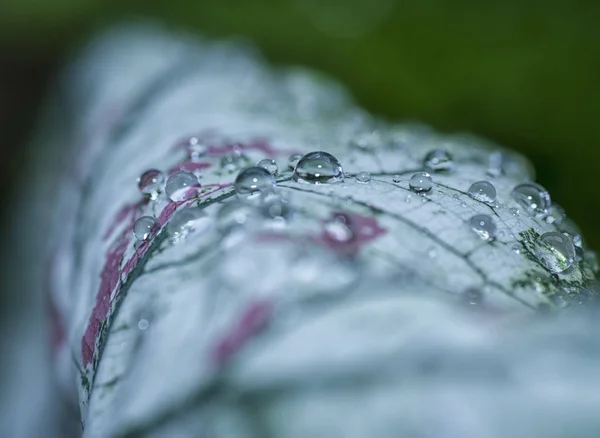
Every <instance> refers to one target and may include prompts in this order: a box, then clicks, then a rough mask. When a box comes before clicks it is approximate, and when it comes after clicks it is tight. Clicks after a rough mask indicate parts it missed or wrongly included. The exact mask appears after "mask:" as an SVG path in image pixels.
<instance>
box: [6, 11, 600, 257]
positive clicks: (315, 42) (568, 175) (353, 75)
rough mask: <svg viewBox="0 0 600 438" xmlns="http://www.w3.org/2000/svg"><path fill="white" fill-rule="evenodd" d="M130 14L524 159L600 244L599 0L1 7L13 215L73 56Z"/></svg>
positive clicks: (376, 109)
mask: <svg viewBox="0 0 600 438" xmlns="http://www.w3.org/2000/svg"><path fill="white" fill-rule="evenodd" d="M388 3H389V4H388ZM131 17H157V18H160V19H161V20H164V21H166V22H167V23H169V24H172V25H175V26H178V27H183V28H184V29H188V30H191V31H193V32H198V33H202V34H206V35H212V36H222V35H243V36H247V37H249V38H251V39H253V40H254V41H256V42H257V43H258V44H259V46H260V47H261V48H262V50H263V51H264V52H265V54H266V55H267V56H268V58H269V59H270V60H272V61H273V62H275V63H280V64H290V63H293V64H304V65H309V66H313V67H316V68H318V69H320V70H323V71H325V72H328V73H330V74H331V75H333V76H335V77H337V78H339V79H340V80H341V81H342V82H344V83H345V84H346V85H347V86H348V87H349V88H350V89H351V90H352V92H353V93H354V95H355V96H356V98H357V100H358V102H359V103H360V104H361V105H363V106H365V107H366V108H368V109H369V110H371V111H372V112H374V113H376V114H380V115H384V116H386V117H388V118H391V119H406V118H410V119H418V120H421V121H423V122H426V123H428V124H431V125H433V126H434V127H435V128H436V129H439V130H442V131H456V130H470V131H473V132H475V133H477V134H480V135H483V136H485V137H488V138H490V139H492V140H495V141H497V142H499V143H501V144H503V145H506V146H509V147H511V148H514V149H517V150H519V151H521V152H523V153H525V154H526V155H528V156H529V157H530V158H531V159H532V160H533V162H534V163H535V164H536V168H537V170H538V180H539V181H540V182H541V183H542V184H544V185H545V186H546V187H547V188H548V189H549V190H550V192H551V194H552V197H553V199H554V200H555V201H557V202H558V203H560V204H562V205H563V206H564V207H565V208H566V210H567V212H568V213H569V215H570V216H572V217H573V218H574V219H575V220H576V221H577V222H578V223H579V224H580V225H581V226H582V228H583V229H584V232H585V235H586V237H587V239H588V242H589V243H590V244H591V245H592V246H594V247H596V248H598V247H600V230H599V229H598V227H595V225H597V218H599V217H600V202H599V201H600V197H599V196H598V195H597V190H598V189H599V188H600V184H599V183H598V182H597V180H598V177H599V176H600V169H599V167H598V161H599V159H600V125H599V124H598V117H599V116H600V2H598V1H583V0H547V1H534V0H522V1H519V0H506V1H502V2H490V1H486V0H455V1H442V0H403V1H401V0H396V1H394V0H369V1H367V0H361V1H358V0H355V1H343V0H304V1H302V0H281V1H275V0H254V1H251V0H210V1H201V0H172V1H153V2H152V1H149V0H146V1H142V0H121V1H114V0H113V1H111V0H109V1H101V0H85V1H75V0H54V1H52V0H2V1H1V2H0V138H1V141H2V143H1V144H2V148H1V154H2V155H1V157H2V178H1V183H2V187H3V189H2V193H3V194H4V196H3V199H4V202H3V204H4V205H6V204H7V203H9V202H10V199H11V198H10V197H7V196H8V193H9V187H10V181H11V180H12V179H13V176H14V175H15V173H16V172H19V170H20V169H21V168H22V163H23V162H24V160H26V158H27V156H28V154H31V153H34V151H27V150H26V149H24V147H23V146H22V144H23V142H24V139H26V137H27V135H28V131H29V130H30V127H31V126H32V125H31V123H32V120H33V116H34V114H35V110H36V107H37V105H38V103H39V101H40V99H41V97H42V96H43V90H44V87H45V85H46V83H47V82H48V79H49V78H51V77H52V76H53V74H54V72H55V70H56V67H57V65H59V64H60V61H61V60H62V59H63V57H64V54H66V53H67V51H68V49H69V47H72V45H73V44H74V43H76V42H78V41H80V40H81V38H82V37H84V36H85V35H88V34H89V33H90V32H91V31H92V30H93V29H95V28H97V27H99V26H102V25H104V24H106V23H110V22H112V21H114V20H120V19H124V18H131ZM13 193H14V191H13Z"/></svg>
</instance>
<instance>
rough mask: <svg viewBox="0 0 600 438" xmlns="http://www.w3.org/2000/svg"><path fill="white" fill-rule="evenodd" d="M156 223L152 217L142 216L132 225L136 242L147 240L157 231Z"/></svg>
mask: <svg viewBox="0 0 600 438" xmlns="http://www.w3.org/2000/svg"><path fill="white" fill-rule="evenodd" d="M158 227H159V225H158V221H157V220H156V219H155V218H153V217H152V216H142V217H141V218H139V219H138V220H137V221H135V224H134V225H133V235H134V236H135V237H136V238H137V239H138V240H148V239H150V238H151V237H152V236H153V235H154V233H155V232H156V231H157V229H158Z"/></svg>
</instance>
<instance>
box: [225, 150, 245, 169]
mask: <svg viewBox="0 0 600 438" xmlns="http://www.w3.org/2000/svg"><path fill="white" fill-rule="evenodd" d="M249 162H250V159H249V158H248V157H247V156H246V155H244V154H243V153H242V152H240V151H233V152H230V153H228V154H225V155H223V156H222V157H221V168H222V169H223V170H224V171H226V172H229V173H233V172H235V171H236V170H239V169H241V168H242V167H245V166H247V165H248V163H249Z"/></svg>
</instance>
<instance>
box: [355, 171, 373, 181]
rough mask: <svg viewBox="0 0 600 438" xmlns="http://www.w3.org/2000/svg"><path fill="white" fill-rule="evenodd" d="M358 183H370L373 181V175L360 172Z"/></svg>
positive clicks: (357, 176)
mask: <svg viewBox="0 0 600 438" xmlns="http://www.w3.org/2000/svg"><path fill="white" fill-rule="evenodd" d="M356 181H358V182H361V183H368V182H369V181H371V174H370V173H369V172H358V173H357V174H356Z"/></svg>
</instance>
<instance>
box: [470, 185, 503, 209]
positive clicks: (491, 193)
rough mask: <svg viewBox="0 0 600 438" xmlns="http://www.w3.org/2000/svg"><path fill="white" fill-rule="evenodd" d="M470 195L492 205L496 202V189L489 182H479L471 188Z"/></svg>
mask: <svg viewBox="0 0 600 438" xmlns="http://www.w3.org/2000/svg"><path fill="white" fill-rule="evenodd" d="M468 192H469V195H471V196H472V197H473V198H475V199H477V200H478V201H481V202H487V203H488V204H491V203H492V202H494V201H495V200H496V187H494V185H493V184H492V183H490V182H489V181H477V182H475V183H473V184H471V187H469V190H468Z"/></svg>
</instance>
